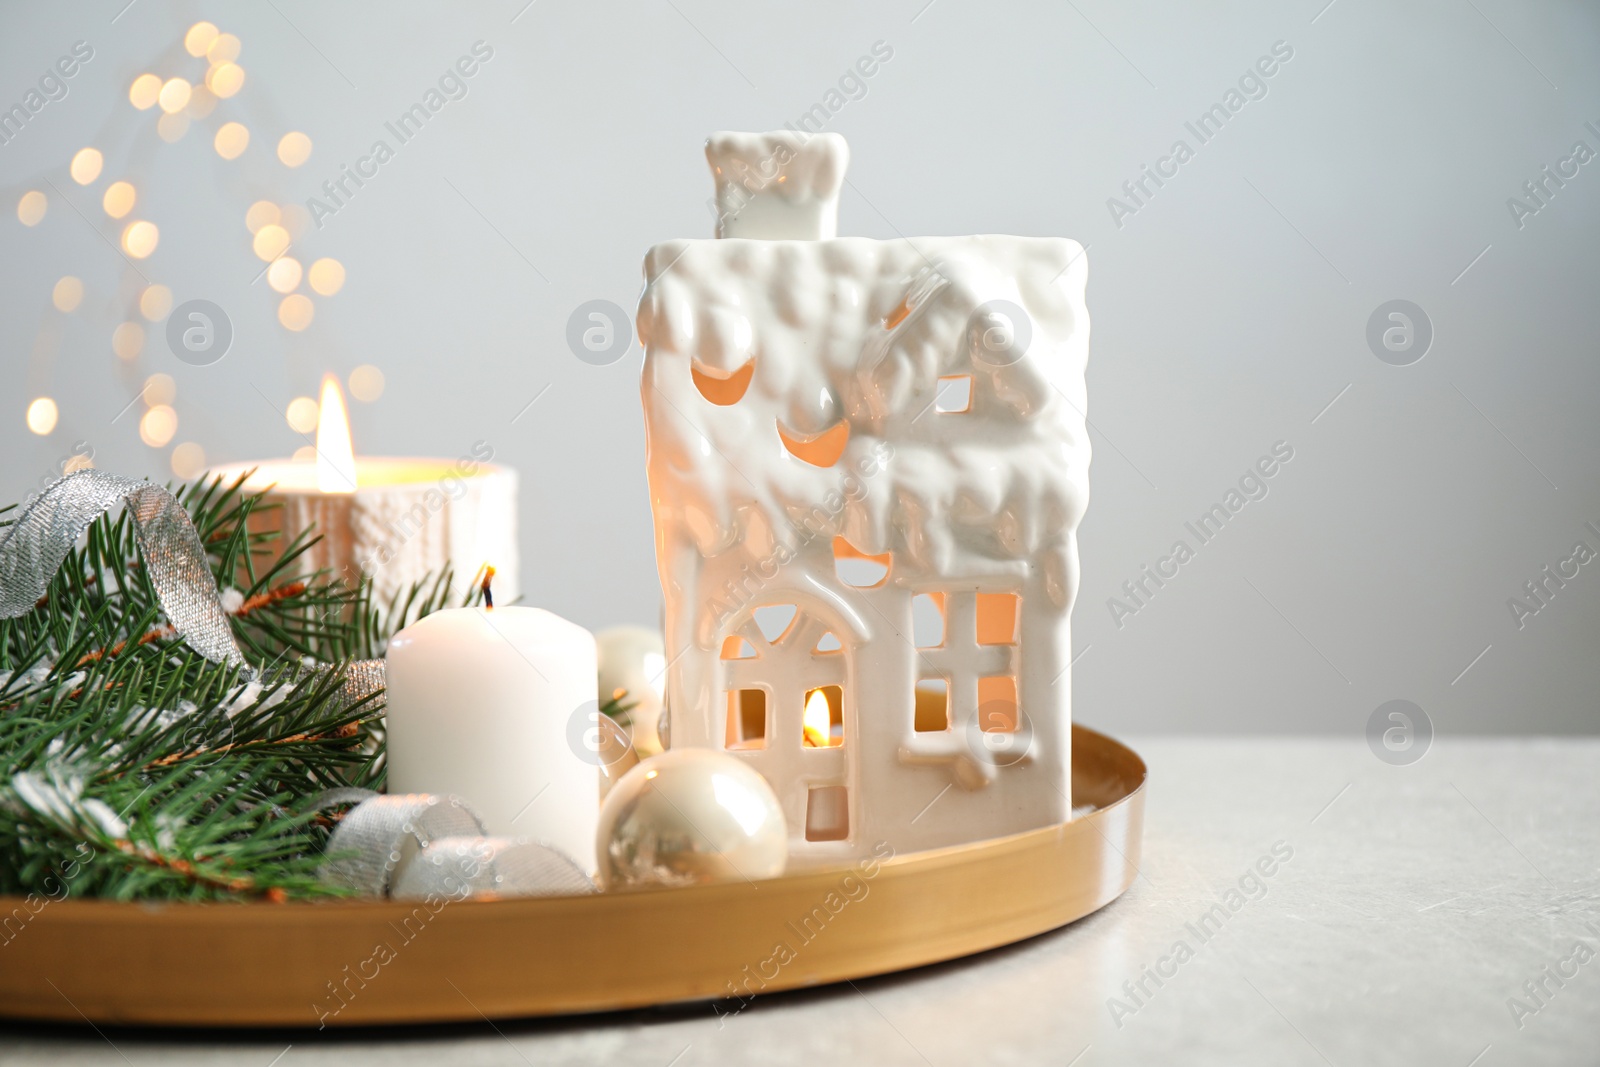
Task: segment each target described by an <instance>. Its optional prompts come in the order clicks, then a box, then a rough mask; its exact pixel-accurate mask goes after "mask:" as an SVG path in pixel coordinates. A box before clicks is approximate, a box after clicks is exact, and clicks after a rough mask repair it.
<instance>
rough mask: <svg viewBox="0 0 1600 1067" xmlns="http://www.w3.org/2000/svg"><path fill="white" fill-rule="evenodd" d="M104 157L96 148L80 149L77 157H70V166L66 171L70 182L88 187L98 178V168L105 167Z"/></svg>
mask: <svg viewBox="0 0 1600 1067" xmlns="http://www.w3.org/2000/svg"><path fill="white" fill-rule="evenodd" d="M105 162H106V161H105V157H104V156H102V155H101V154H100V150H99V149H98V148H80V149H78V153H77V155H75V156H73V157H72V165H71V166H70V167H68V168H67V169H68V171H69V172H70V173H71V174H72V180H73V181H75V182H77V183H78V184H79V185H88V184H89V183H90V182H92V181H94V180H95V179H96V178H98V177H100V168H101V167H103V166H105Z"/></svg>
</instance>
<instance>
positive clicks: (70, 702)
mask: <svg viewBox="0 0 1600 1067" xmlns="http://www.w3.org/2000/svg"><path fill="white" fill-rule="evenodd" d="M243 483H244V478H242V477H241V478H238V479H235V480H233V481H232V482H224V481H222V480H220V479H212V480H209V481H206V482H202V483H198V484H194V485H189V486H186V487H183V488H182V489H180V490H179V491H178V498H179V500H180V502H181V503H182V504H183V506H184V507H185V509H186V510H187V511H188V512H189V514H190V516H191V519H192V520H193V522H194V525H195V528H196V530H197V532H198V533H199V535H200V540H201V544H202V545H203V546H204V548H205V551H206V554H207V557H208V560H209V562H210V564H211V568H212V573H213V576H214V578H215V579H216V582H217V587H218V588H219V589H221V590H232V591H234V592H233V593H229V594H228V598H229V601H230V602H233V603H236V604H237V607H235V608H234V610H233V611H232V612H231V613H230V616H229V620H230V624H231V625H232V628H233V631H234V634H235V637H236V639H237V640H238V642H239V644H240V647H241V648H242V649H244V650H245V654H246V658H247V659H248V660H249V662H250V663H251V664H252V665H253V666H254V667H255V668H256V670H255V673H254V676H253V677H251V676H250V675H247V674H246V672H244V671H242V670H240V669H238V668H236V667H230V666H225V665H220V664H216V663H212V662H210V661H208V660H206V659H204V658H203V657H201V656H200V655H199V654H198V653H196V652H194V651H193V650H192V649H190V648H189V647H188V646H187V645H186V644H184V643H183V641H182V640H181V639H180V638H179V637H178V636H177V635H176V634H175V633H174V632H173V630H172V628H171V626H170V625H169V624H168V623H167V620H166V619H165V617H164V615H163V613H162V611H161V607H160V602H159V599H158V598H157V596H156V593H155V589H154V586H153V585H152V583H151V581H150V576H149V574H148V572H147V569H146V568H145V567H144V566H142V564H141V561H140V558H139V549H138V542H137V535H136V531H135V529H134V526H133V523H132V522H131V521H130V519H129V516H128V515H127V513H126V512H125V511H124V512H119V513H118V514H117V515H116V516H115V517H114V518H113V517H102V518H100V519H98V520H96V521H95V522H94V523H93V524H91V526H90V528H89V530H88V532H87V533H86V535H85V536H84V538H83V539H82V541H81V542H80V544H79V545H78V546H76V547H75V548H74V549H73V550H72V551H71V552H69V553H68V555H67V557H66V559H65V560H64V561H63V563H62V566H61V568H60V570H59V571H58V572H57V574H56V575H55V577H54V578H53V579H52V581H51V582H50V585H49V588H48V590H47V591H46V594H45V596H44V597H43V598H41V600H40V602H39V604H38V605H37V606H36V607H35V608H34V610H33V611H31V612H29V613H27V614H26V615H23V616H21V617H19V618H15V619H5V620H0V893H27V892H38V891H41V890H46V889H47V888H48V886H49V885H51V884H56V885H62V884H64V885H66V886H67V887H68V891H70V892H72V893H73V894H75V895H84V896H104V897H111V898H115V899H123V900H132V899H166V900H197V899H236V898H249V899H267V900H279V899H290V898H295V897H306V896H318V895H327V894H329V893H330V892H333V891H332V890H330V889H329V888H328V887H326V886H324V885H323V884H322V883H321V882H320V881H319V880H318V878H317V873H316V872H317V867H318V865H319V864H320V863H321V861H322V847H323V845H324V844H325V843H326V840H327V835H328V833H329V830H330V827H331V826H332V825H333V820H331V819H329V818H328V817H326V815H324V814H321V813H319V812H317V811H316V810H315V809H314V808H313V807H312V800H313V799H314V798H315V797H317V796H318V795H320V794H321V793H322V792H324V791H325V790H327V789H329V788H334V787H338V786H346V785H359V786H363V787H366V788H381V787H382V784H383V758H382V756H383V747H382V736H381V731H380V730H378V729H377V726H378V721H379V715H380V714H381V711H382V694H381V693H380V694H375V695H373V696H371V697H369V698H367V699H366V700H364V701H362V702H360V703H357V704H353V705H352V704H350V703H349V702H348V701H347V700H346V699H345V698H344V696H343V694H342V692H341V687H342V685H343V681H344V674H345V665H347V664H348V663H350V662H351V661H353V660H357V659H368V658H375V657H378V656H381V655H382V654H383V650H384V647H385V646H386V644H387V642H388V639H389V637H390V635H392V634H393V633H394V632H395V631H396V630H397V629H399V628H400V627H402V626H404V625H407V624H409V623H410V622H413V621H415V620H416V619H417V618H420V617H422V616H423V615H426V614H428V613H429V612H431V611H435V610H438V609H439V608H441V607H444V606H446V605H447V603H448V601H449V590H450V576H449V574H448V573H445V574H440V575H437V576H435V577H433V578H430V579H429V580H428V581H426V582H422V583H418V584H417V585H416V586H414V587H412V588H411V589H409V590H406V591H405V592H404V593H403V594H401V595H398V596H396V597H394V598H392V599H391V600H390V601H389V602H388V603H385V604H379V603H376V602H375V598H374V596H373V592H372V587H371V584H370V582H367V581H364V580H363V581H361V582H359V583H358V584H355V585H349V584H346V583H345V582H343V581H340V580H338V579H336V578H334V577H332V576H329V575H327V574H324V573H318V574H314V575H311V576H309V577H307V576H305V575H304V574H303V573H302V568H303V564H302V562H301V557H302V556H303V555H304V553H305V552H306V551H307V550H308V549H309V548H310V547H311V545H312V544H313V543H315V539H316V534H315V532H314V531H302V532H300V533H299V534H297V535H295V536H294V537H293V538H291V539H290V541H289V543H288V544H287V545H286V546H285V547H284V550H283V551H282V552H281V553H277V554H275V555H274V554H273V553H272V552H271V550H272V549H274V548H276V547H277V546H276V545H275V544H273V543H272V541H271V539H272V538H273V537H275V536H277V535H275V534H260V533H255V532H252V531H251V529H250V518H251V516H252V515H253V514H254V513H255V511H256V509H257V508H261V507H271V506H275V505H271V504H268V503H266V502H264V501H263V499H262V498H261V497H260V496H257V495H251V494H247V493H245V492H244V491H243ZM13 521H15V519H14V516H13V513H12V512H11V509H9V508H7V509H0V536H3V531H4V528H5V527H6V526H9V525H10V524H11V523H12V522H13ZM269 558H270V559H271V561H270V562H268V560H269ZM475 599H476V596H475V594H473V595H469V596H468V597H467V598H466V600H465V601H464V603H471V602H474V601H475Z"/></svg>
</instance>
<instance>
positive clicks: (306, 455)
mask: <svg viewBox="0 0 1600 1067" xmlns="http://www.w3.org/2000/svg"><path fill="white" fill-rule="evenodd" d="M289 459H290V460H292V461H293V462H295V463H315V462H316V461H317V448H316V446H315V445H301V446H300V447H299V448H297V449H295V450H294V452H293V453H292V454H291V455H290V456H289Z"/></svg>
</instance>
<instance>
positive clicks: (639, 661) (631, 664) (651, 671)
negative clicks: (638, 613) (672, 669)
mask: <svg viewBox="0 0 1600 1067" xmlns="http://www.w3.org/2000/svg"><path fill="white" fill-rule="evenodd" d="M594 642H595V647H596V651H597V652H598V653H599V656H600V705H601V707H604V706H605V704H606V702H607V701H609V700H610V699H611V698H612V697H613V696H614V695H615V694H616V691H617V690H619V689H623V690H626V691H627V694H628V695H627V696H626V697H624V698H623V700H624V702H625V703H628V704H632V705H634V707H633V708H632V709H631V710H630V711H628V712H627V713H626V714H627V719H628V723H629V726H628V734H629V736H630V737H632V739H633V747H634V750H635V751H637V752H638V753H639V755H641V756H654V755H656V754H657V753H659V752H661V751H662V750H664V749H665V748H666V747H667V746H666V744H665V743H664V741H663V739H662V737H661V732H660V724H661V708H662V702H663V696H664V694H665V693H666V687H667V653H666V643H665V642H663V641H662V640H661V634H660V632H659V631H656V630H651V629H649V628H647V627H644V626H613V627H611V628H610V629H607V630H601V631H599V632H598V633H596V634H595V635H594Z"/></svg>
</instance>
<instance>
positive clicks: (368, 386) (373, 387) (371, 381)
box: [350, 363, 384, 404]
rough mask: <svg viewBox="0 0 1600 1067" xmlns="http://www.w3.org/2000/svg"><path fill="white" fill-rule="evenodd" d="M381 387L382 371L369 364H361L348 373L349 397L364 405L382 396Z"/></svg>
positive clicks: (382, 383)
mask: <svg viewBox="0 0 1600 1067" xmlns="http://www.w3.org/2000/svg"><path fill="white" fill-rule="evenodd" d="M383 386H384V381H383V371H381V370H379V369H378V368H377V367H374V366H373V365H372V364H370V363H363V364H361V366H359V367H357V368H356V369H355V370H353V371H351V372H350V395H351V396H353V397H355V398H356V399H357V400H359V401H361V402H362V403H364V404H370V403H372V402H373V401H374V400H376V399H378V398H379V397H380V396H382V395H383Z"/></svg>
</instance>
